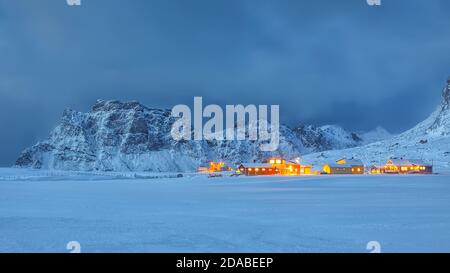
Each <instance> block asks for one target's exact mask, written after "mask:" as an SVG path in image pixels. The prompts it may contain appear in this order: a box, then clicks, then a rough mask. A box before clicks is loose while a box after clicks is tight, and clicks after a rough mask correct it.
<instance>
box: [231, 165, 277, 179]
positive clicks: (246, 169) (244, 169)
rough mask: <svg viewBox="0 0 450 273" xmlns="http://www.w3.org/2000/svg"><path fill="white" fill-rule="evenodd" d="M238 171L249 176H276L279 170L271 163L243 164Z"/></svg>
mask: <svg viewBox="0 0 450 273" xmlns="http://www.w3.org/2000/svg"><path fill="white" fill-rule="evenodd" d="M238 170H239V171H240V172H241V173H243V174H245V175H248V176H256V175H275V174H278V173H279V170H278V169H277V168H276V167H274V166H273V165H272V164H270V163H242V164H240V165H239V167H238Z"/></svg>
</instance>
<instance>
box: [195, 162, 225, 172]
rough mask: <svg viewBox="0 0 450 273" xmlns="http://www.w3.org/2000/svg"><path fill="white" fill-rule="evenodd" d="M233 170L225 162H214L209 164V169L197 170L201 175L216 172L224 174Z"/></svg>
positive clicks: (201, 168)
mask: <svg viewBox="0 0 450 273" xmlns="http://www.w3.org/2000/svg"><path fill="white" fill-rule="evenodd" d="M232 170H233V168H231V167H229V166H228V165H226V164H225V162H222V161H219V162H214V161H211V162H209V166H208V167H200V168H198V169H197V171H198V172H201V173H214V172H223V171H232Z"/></svg>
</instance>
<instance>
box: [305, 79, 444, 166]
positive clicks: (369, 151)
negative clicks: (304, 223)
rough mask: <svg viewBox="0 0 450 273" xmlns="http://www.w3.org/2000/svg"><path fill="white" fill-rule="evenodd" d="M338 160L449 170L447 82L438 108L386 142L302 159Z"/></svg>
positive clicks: (316, 162)
mask: <svg viewBox="0 0 450 273" xmlns="http://www.w3.org/2000/svg"><path fill="white" fill-rule="evenodd" d="M341 157H356V158H359V159H361V160H363V161H364V163H365V164H366V165H378V164H381V163H383V162H385V161H386V160H387V159H388V158H391V157H404V158H412V159H421V160H425V161H427V162H428V163H432V164H434V165H435V167H437V169H438V170H439V169H441V170H442V169H448V168H450V79H449V80H448V81H447V85H446V87H445V88H444V91H443V92H442V102H441V104H440V105H439V107H438V108H437V109H436V110H435V111H434V112H433V113H432V114H431V115H430V116H429V117H428V118H427V119H425V120H424V121H422V122H420V123H419V124H417V125H416V126H415V127H414V128H412V129H410V130H407V131H406V132H404V133H402V134H400V135H397V136H394V137H392V138H390V139H387V140H384V141H379V142H375V143H371V144H368V145H365V146H360V147H356V148H351V149H344V150H338V151H328V152H323V153H314V154H310V155H307V156H305V160H306V161H308V162H311V163H312V164H315V165H317V166H319V165H321V164H322V163H323V162H325V161H330V160H334V159H337V158H341Z"/></svg>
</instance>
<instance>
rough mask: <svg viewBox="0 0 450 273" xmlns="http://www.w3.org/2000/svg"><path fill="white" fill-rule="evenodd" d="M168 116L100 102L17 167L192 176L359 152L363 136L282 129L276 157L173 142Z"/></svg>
mask: <svg viewBox="0 0 450 273" xmlns="http://www.w3.org/2000/svg"><path fill="white" fill-rule="evenodd" d="M174 122H175V119H174V118H173V117H171V112H170V110H167V109H156V108H148V107H145V106H143V105H142V104H140V103H138V102H119V101H103V100H99V101H97V103H96V104H95V105H94V106H93V108H92V110H91V111H90V112H88V113H81V112H77V111H74V110H70V109H67V110H65V111H64V113H63V117H62V120H61V123H60V124H59V125H58V126H57V127H56V128H55V129H54V130H53V131H52V132H51V133H50V136H49V138H48V139H46V140H44V141H41V142H39V143H37V144H36V145H34V146H32V147H31V148H28V149H26V150H25V151H23V152H22V154H21V155H20V157H19V158H18V159H17V161H16V166H19V167H33V168H45V169H59V170H100V171H189V170H194V169H195V168H197V167H198V166H200V165H203V164H205V163H207V162H208V161H210V160H226V161H228V162H230V163H238V162H251V161H255V160H256V161H261V160H264V159H266V158H267V157H269V156H275V155H277V156H283V157H286V158H296V157H299V156H301V155H302V154H305V153H310V152H318V151H324V150H330V149H342V148H348V147H355V146H358V145H361V144H364V143H365V140H364V139H363V137H362V136H359V135H358V134H356V133H351V132H348V131H346V130H344V129H343V128H341V127H339V126H322V127H314V126H299V127H297V128H294V129H291V128H290V127H288V126H281V127H280V145H279V148H278V150H277V151H275V152H261V151H260V149H259V145H260V143H259V142H258V141H249V140H247V141H206V140H205V141H179V142H178V141H174V140H173V139H172V137H171V135H170V130H171V127H172V124H173V123H174Z"/></svg>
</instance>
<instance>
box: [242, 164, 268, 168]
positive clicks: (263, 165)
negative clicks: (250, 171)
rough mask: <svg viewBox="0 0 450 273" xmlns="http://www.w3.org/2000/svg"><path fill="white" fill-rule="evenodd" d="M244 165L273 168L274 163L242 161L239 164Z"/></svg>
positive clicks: (247, 166)
mask: <svg viewBox="0 0 450 273" xmlns="http://www.w3.org/2000/svg"><path fill="white" fill-rule="evenodd" d="M241 165H242V166H244V168H273V166H272V164H269V163H241V164H240V165H239V166H241Z"/></svg>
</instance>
